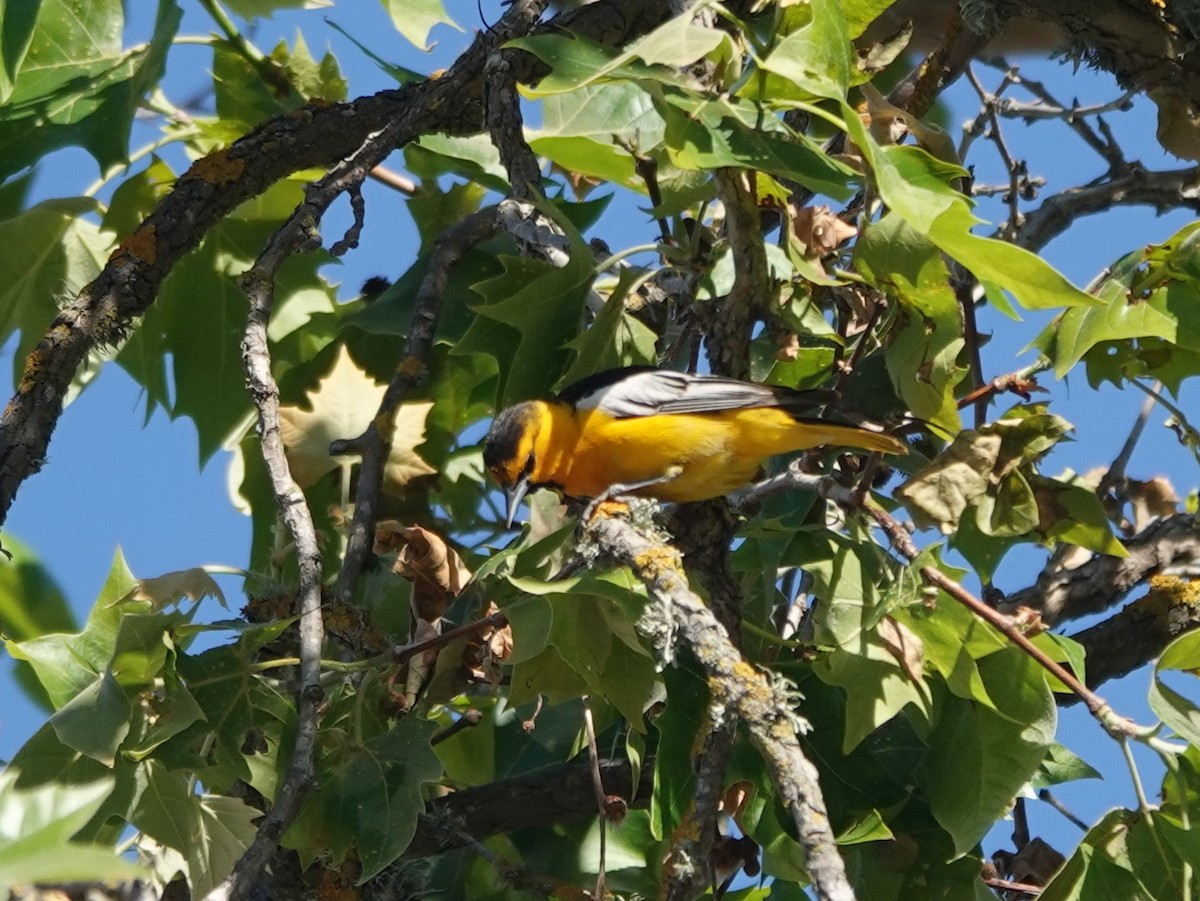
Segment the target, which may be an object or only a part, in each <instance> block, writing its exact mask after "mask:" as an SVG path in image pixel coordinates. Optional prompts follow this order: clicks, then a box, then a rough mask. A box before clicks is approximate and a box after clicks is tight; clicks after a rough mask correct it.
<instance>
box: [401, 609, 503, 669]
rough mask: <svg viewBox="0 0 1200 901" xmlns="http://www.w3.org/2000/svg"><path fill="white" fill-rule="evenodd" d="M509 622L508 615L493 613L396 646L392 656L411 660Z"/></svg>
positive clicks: (404, 660)
mask: <svg viewBox="0 0 1200 901" xmlns="http://www.w3.org/2000/svg"><path fill="white" fill-rule="evenodd" d="M507 624H508V617H506V616H505V615H504V614H503V613H493V614H492V615H491V616H485V617H483V619H477V620H475V621H474V622H470V623H467V624H466V625H462V626H459V627H458V628H456V629H451V630H450V631H448V632H443V633H442V634H441V635H435V636H434V637H433V638H427V639H425V640H424V641H418V642H415V643H414V644H407V645H404V646H403V647H399V648H396V649H395V650H394V651H392V657H393V658H394V659H395V661H396V663H405V662H407V661H409V660H411V659H412V658H413V657H415V656H417V654H422V653H424V652H425V651H429V650H432V649H433V648H441V647H445V646H446V645H448V644H450V643H451V642H452V641H457V640H458V639H460V638H463V637H465V636H468V635H478V634H479V633H480V632H486V631H487V630H488V629H502V628H504V626H506V625H507Z"/></svg>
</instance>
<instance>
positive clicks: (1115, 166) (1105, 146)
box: [1011, 70, 1128, 173]
mask: <svg viewBox="0 0 1200 901" xmlns="http://www.w3.org/2000/svg"><path fill="white" fill-rule="evenodd" d="M1011 71H1012V78H1013V80H1014V81H1015V82H1016V83H1017V84H1019V85H1020V86H1021V87H1023V88H1025V89H1026V90H1027V91H1029V93H1031V94H1033V95H1034V96H1035V97H1037V98H1038V100H1039V101H1041V103H1042V104H1043V105H1044V106H1045V107H1049V108H1056V109H1060V110H1063V111H1064V115H1062V116H1060V117H1059V118H1061V119H1062V121H1063V122H1065V123H1066V124H1067V125H1068V126H1069V127H1070V128H1071V130H1072V131H1074V132H1075V133H1076V134H1077V135H1079V137H1080V138H1082V139H1083V140H1084V142H1085V143H1086V144H1087V145H1088V146H1089V147H1091V148H1092V149H1093V150H1095V151H1096V153H1098V154H1099V155H1100V156H1101V157H1102V158H1103V159H1104V161H1105V162H1106V163H1108V167H1109V171H1110V172H1114V173H1115V172H1118V171H1120V170H1123V169H1125V168H1127V167H1128V163H1126V161H1125V156H1124V154H1123V153H1122V152H1121V146H1120V145H1119V144H1117V143H1116V142H1115V141H1106V140H1104V139H1103V138H1101V137H1100V136H1099V135H1098V134H1096V132H1095V130H1094V129H1093V128H1092V126H1091V125H1090V124H1088V121H1087V117H1086V116H1079V115H1073V114H1072V112H1073V111H1072V110H1067V108H1066V107H1064V106H1063V104H1061V103H1059V102H1058V100H1057V99H1055V97H1054V96H1053V95H1052V94H1051V93H1050V91H1049V90H1047V88H1046V86H1045V85H1044V84H1042V83H1041V82H1040V81H1036V80H1035V79H1032V78H1025V77H1024V76H1022V75H1020V74H1019V73H1018V72H1016V71H1015V70H1011Z"/></svg>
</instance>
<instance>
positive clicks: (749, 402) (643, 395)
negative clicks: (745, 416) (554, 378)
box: [575, 370, 783, 419]
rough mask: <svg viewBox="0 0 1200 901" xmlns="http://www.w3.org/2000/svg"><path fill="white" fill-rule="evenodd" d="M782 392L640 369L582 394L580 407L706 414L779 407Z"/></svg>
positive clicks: (613, 412) (625, 414)
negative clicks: (749, 408) (715, 411)
mask: <svg viewBox="0 0 1200 901" xmlns="http://www.w3.org/2000/svg"><path fill="white" fill-rule="evenodd" d="M782 402H783V399H782V397H781V396H780V393H779V392H776V391H774V390H772V389H771V388H768V387H765V386H763V385H754V384H750V383H749V382H739V381H736V380H735V379H723V378H717V377H715V376H699V375H688V374H687V373H683V372H671V371H669V370H656V371H653V372H636V373H633V374H632V375H630V376H627V377H626V378H623V379H621V380H620V381H619V382H615V383H613V384H611V385H606V386H604V387H603V388H599V389H597V390H595V391H593V392H591V393H590V394H587V395H585V396H583V397H581V398H580V399H579V400H578V401H576V403H575V407H576V409H578V410H599V411H600V412H602V413H607V414H608V415H609V416H612V417H614V418H616V419H628V418H630V417H633V416H651V415H653V414H656V413H706V412H711V411H713V410H737V409H741V408H744V407H775V406H780V405H781V403H782Z"/></svg>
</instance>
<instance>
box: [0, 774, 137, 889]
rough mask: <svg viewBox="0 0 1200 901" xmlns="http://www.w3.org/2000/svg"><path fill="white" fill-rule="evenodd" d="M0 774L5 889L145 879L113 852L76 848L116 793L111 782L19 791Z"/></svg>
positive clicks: (0, 879) (0, 875) (0, 858)
mask: <svg viewBox="0 0 1200 901" xmlns="http://www.w3.org/2000/svg"><path fill="white" fill-rule="evenodd" d="M18 775H19V774H18V773H17V772H16V771H14V770H12V769H9V770H6V771H5V772H3V773H0V884H3V885H9V886H13V885H21V884H24V885H32V884H35V883H65V882H76V881H80V882H82V881H85V880H92V881H95V880H101V881H103V880H108V879H112V880H126V879H134V878H136V877H138V876H141V875H144V874H143V871H142V869H141V868H140V867H136V866H134V865H133V864H132V863H130V862H129V861H127V860H123V859H122V858H121V857H119V856H118V855H117V853H116V851H114V850H113V849H112V848H111V847H101V846H99V845H88V844H84V843H82V842H72V841H71V837H72V836H73V835H74V834H75V833H76V832H78V831H79V830H80V829H81V828H82V827H83V826H84V824H86V823H87V821H88V820H90V819H91V818H92V815H93V814H94V813H96V811H97V810H99V809H100V807H101V805H102V804H103V803H104V801H105V800H106V799H107V798H108V797H109V795H110V794H111V793H112V790H113V785H114V782H113V780H112V779H101V780H99V781H96V782H89V783H84V784H79V785H64V784H54V783H50V784H47V785H42V786H38V787H36V788H32V789H18V788H16V782H17V778H18Z"/></svg>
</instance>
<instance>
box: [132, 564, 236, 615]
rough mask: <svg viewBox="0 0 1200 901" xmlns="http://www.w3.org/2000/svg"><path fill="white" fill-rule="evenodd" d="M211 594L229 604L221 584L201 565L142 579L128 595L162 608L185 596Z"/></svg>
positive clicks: (223, 605) (190, 597) (195, 598)
mask: <svg viewBox="0 0 1200 901" xmlns="http://www.w3.org/2000/svg"><path fill="white" fill-rule="evenodd" d="M209 596H211V597H214V598H216V599H217V602H218V603H220V605H221V606H222V607H226V608H227V607H228V606H229V605H228V604H226V603H225V595H224V593H223V592H222V591H221V586H220V585H218V584H217V583H216V581H215V580H214V579H213V577H212V576H210V575H209V574H208V573H207V572H205V571H204V569H203V568H202V567H199V566H194V567H192V568H191V569H181V570H179V571H178V572H173V573H165V574H163V575H161V576H157V577H155V578H153V579H142V580H140V581H139V582H138V584H137V587H136V588H134V589H133V591H131V592H130V593H129V594H128V595H127V597H128V598H130V599H132V600H135V601H149V602H150V603H151V604H153V605H154V609H155V610H161V609H163V608H164V607H166V606H167V605H169V604H177V603H179V601H182V600H183V599H184V598H187V599H188V600H191V601H198V600H200V599H201V598H205V597H209ZM122 600H124V599H122Z"/></svg>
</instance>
